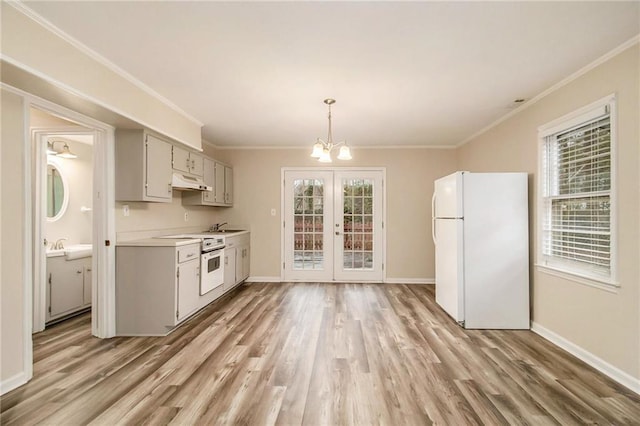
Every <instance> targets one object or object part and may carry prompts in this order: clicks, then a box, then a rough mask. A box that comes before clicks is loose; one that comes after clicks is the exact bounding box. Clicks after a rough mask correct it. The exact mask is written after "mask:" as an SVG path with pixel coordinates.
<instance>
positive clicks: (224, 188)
mask: <svg viewBox="0 0 640 426" xmlns="http://www.w3.org/2000/svg"><path fill="white" fill-rule="evenodd" d="M215 181H216V182H215V183H216V185H215V189H214V192H215V194H214V198H215V202H216V203H217V204H218V205H226V206H231V205H233V168H231V167H230V166H227V165H226V164H222V163H220V162H218V161H216V162H215Z"/></svg>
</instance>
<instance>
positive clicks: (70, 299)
mask: <svg viewBox="0 0 640 426" xmlns="http://www.w3.org/2000/svg"><path fill="white" fill-rule="evenodd" d="M83 273H84V271H83V267H82V264H81V262H80V261H73V262H71V261H64V260H62V259H61V262H58V263H57V264H56V265H55V266H54V267H52V268H50V272H49V274H50V275H49V279H50V290H49V291H50V299H49V309H50V311H51V318H55V317H57V316H60V315H64V314H68V313H72V312H73V311H75V310H77V309H80V308H81V307H82V304H83V300H84V298H83V291H84V286H83V278H82V276H83Z"/></svg>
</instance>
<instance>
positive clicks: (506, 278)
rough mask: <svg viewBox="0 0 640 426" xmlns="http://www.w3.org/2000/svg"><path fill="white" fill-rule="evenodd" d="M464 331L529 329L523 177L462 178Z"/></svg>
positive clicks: (475, 175)
mask: <svg viewBox="0 0 640 426" xmlns="http://www.w3.org/2000/svg"><path fill="white" fill-rule="evenodd" d="M464 187H465V201H464V205H465V218H464V255H463V258H464V274H465V276H464V283H465V296H464V301H465V308H464V309H465V327H466V328H482V329H528V328H529V252H528V250H529V226H528V206H527V203H528V197H527V174H526V173H470V174H465V179H464Z"/></svg>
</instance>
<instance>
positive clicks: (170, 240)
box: [116, 238, 201, 247]
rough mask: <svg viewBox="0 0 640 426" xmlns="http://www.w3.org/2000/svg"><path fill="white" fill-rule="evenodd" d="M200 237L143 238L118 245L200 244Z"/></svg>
mask: <svg viewBox="0 0 640 426" xmlns="http://www.w3.org/2000/svg"><path fill="white" fill-rule="evenodd" d="M200 241H201V240H200V238H143V239H140V240H130V241H120V242H118V243H117V244H116V246H117V247H180V246H188V245H190V244H200Z"/></svg>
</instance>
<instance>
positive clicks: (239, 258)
mask: <svg viewBox="0 0 640 426" xmlns="http://www.w3.org/2000/svg"><path fill="white" fill-rule="evenodd" d="M250 240H251V237H250V234H249V233H245V234H241V235H237V236H231V237H225V249H224V291H227V290H230V289H232V288H233V287H235V286H237V285H238V284H240V283H241V282H243V281H244V280H246V279H247V278H249V265H250V259H249V253H250V250H249V242H250Z"/></svg>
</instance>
